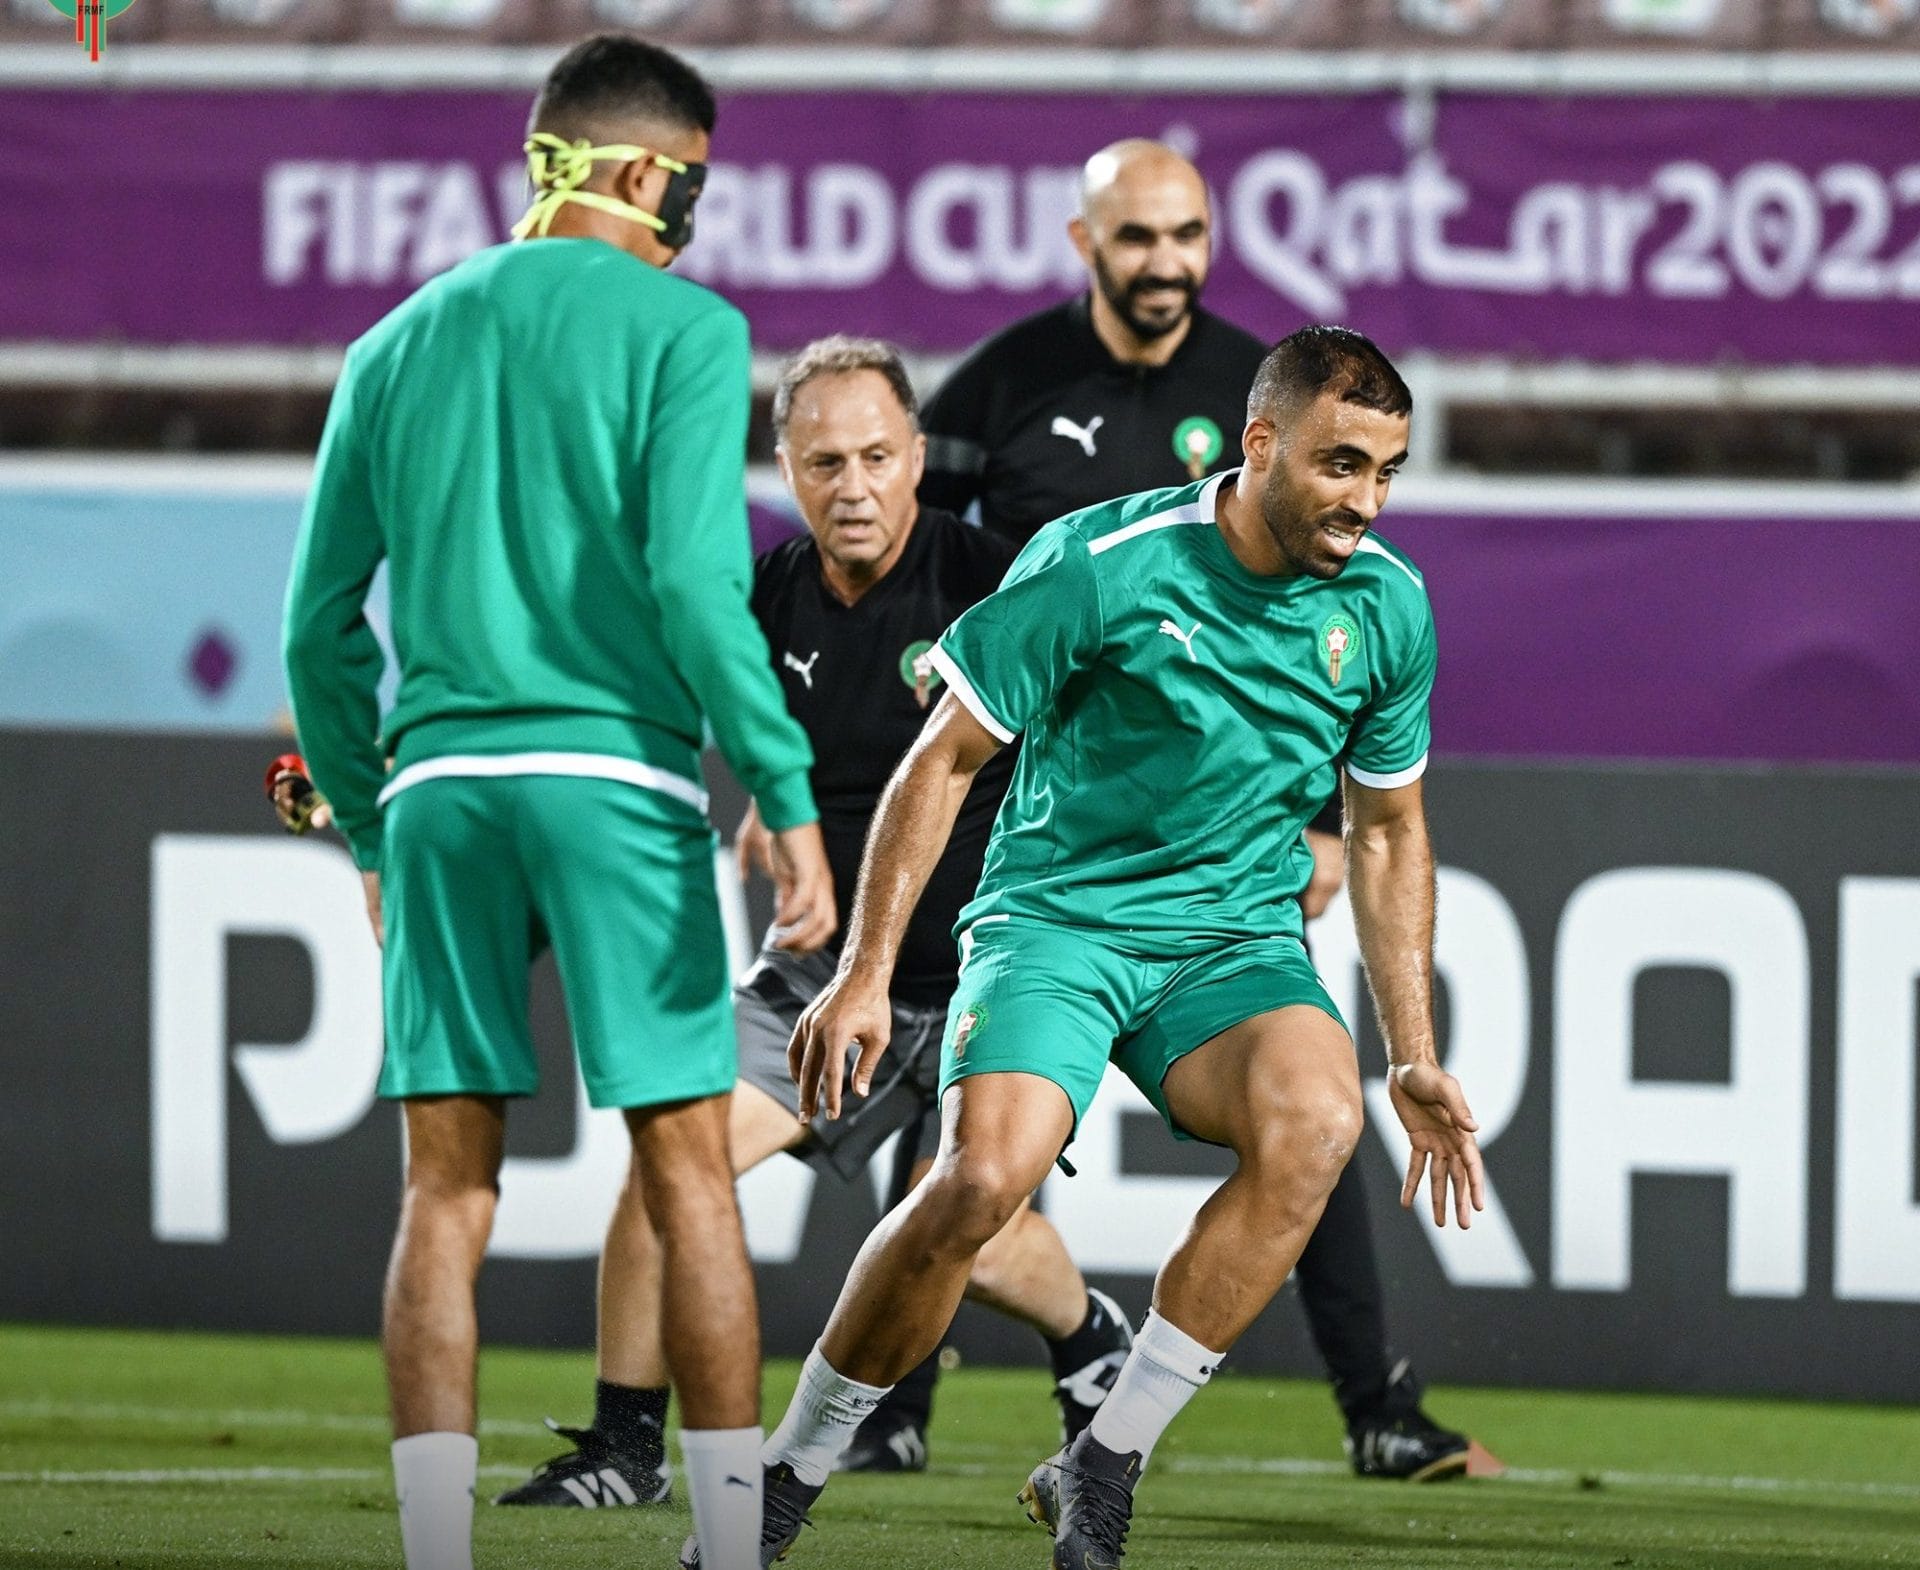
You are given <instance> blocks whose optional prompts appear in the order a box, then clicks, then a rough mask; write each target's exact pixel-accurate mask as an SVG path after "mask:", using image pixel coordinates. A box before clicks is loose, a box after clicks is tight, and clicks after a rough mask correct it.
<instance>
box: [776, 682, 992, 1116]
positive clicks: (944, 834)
mask: <svg viewBox="0 0 1920 1570" xmlns="http://www.w3.org/2000/svg"><path fill="white" fill-rule="evenodd" d="M1002 745H1003V744H1002V742H1001V741H1000V739H999V738H998V737H996V736H994V735H992V734H991V733H990V732H989V731H988V730H987V728H986V727H985V726H984V725H982V724H981V723H980V722H979V721H978V720H977V719H975V718H974V717H973V716H972V715H971V714H969V713H968V712H967V710H966V708H965V707H964V706H963V705H962V704H961V703H960V702H959V701H958V700H957V699H956V698H955V697H954V696H953V694H951V693H948V694H947V696H946V697H944V698H942V699H941V700H940V703H939V706H938V707H937V708H935V709H934V711H933V715H932V717H931V718H930V719H928V721H927V723H926V726H925V727H924V728H923V729H922V730H921V732H920V735H919V738H918V739H917V740H916V741H915V742H914V744H913V746H912V747H911V748H910V749H909V750H908V752H907V755H906V757H904V758H903V759H901V760H900V765H899V767H898V768H896V769H895V770H894V772H893V777H892V778H891V779H890V780H888V781H887V788H886V789H885V790H884V791H883V792H882V793H881V796H880V805H879V806H878V808H876V809H875V812H874V817H873V826H872V827H871V828H870V829H869V830H868V831H867V845H866V850H865V852H864V853H863V855H862V857H861V861H860V886H859V890H858V892H857V893H856V894H855V896H854V902H853V919H852V922H851V925H850V926H849V928H848V932H847V943H846V947H845V949H844V951H843V952H842V955H841V960H840V970H839V973H838V974H837V975H836V976H835V977H834V978H833V980H832V982H831V983H829V985H828V986H827V988H826V990H825V991H823V992H822V993H821V994H820V996H819V997H818V998H816V999H815V1000H814V1002H813V1005H812V1006H811V1007H810V1008H809V1009H808V1010H807V1011H806V1013H804V1014H803V1015H801V1017H800V1023H799V1025H798V1026H797V1027H796V1028H795V1030H794V1033H793V1040H792V1042H791V1043H789V1045H788V1047H787V1067H788V1069H789V1071H790V1072H791V1073H792V1075H793V1078H794V1082H795V1083H796V1084H797V1085H798V1086H799V1087H800V1116H801V1117H802V1118H803V1119H805V1118H811V1117H812V1116H813V1115H814V1114H815V1113H816V1112H817V1111H818V1110H819V1109H820V1105H821V1103H822V1101H823V1100H824V1102H825V1105H826V1111H827V1116H828V1117H830V1118H837V1117H839V1115H840V1086H841V1081H842V1080H843V1078H844V1077H845V1072H846V1060H847V1049H848V1047H849V1046H852V1047H855V1048H856V1049H857V1051H858V1058H857V1061H856V1063H855V1066H854V1071H853V1088H854V1090H855V1091H856V1092H857V1093H858V1094H860V1095H862V1096H864V1095H865V1094H866V1093H867V1090H868V1087H869V1086H870V1085H871V1084H872V1083H873V1073H874V1069H875V1068H876V1067H878V1065H879V1062H880V1054H881V1053H882V1052H883V1051H884V1050H885V1048H886V1045H887V1040H888V1037H889V1036H890V1035H891V1033H892V1027H893V1011H892V1005H891V1004H890V1003H889V1001H888V998H887V987H888V983H889V982H890V981H891V980H892V979H893V967H894V962H895V961H896V960H897V959H898V957H899V954H900V942H901V939H902V938H903V937H904V935H905V933H906V930H907V923H908V921H909V920H910V919H911V918H912V916H913V909H914V906H915V905H917V904H918V903H919V902H920V895H921V892H922V891H923V890H924V889H925V888H926V886H927V879H928V878H929V877H931V876H932V875H933V869H934V866H935V864H936V863H937V862H938V861H939V860H940V857H941V854H942V852H944V851H945V850H946V848H947V841H948V840H949V839H950V838H951V837H952V835H953V824H954V819H955V818H957V817H958V816H959V815H960V804H961V803H962V802H964V801H965V800H966V799H967V792H968V791H969V790H970V789H971V788H972V786H973V777H974V775H976V774H978V773H979V772H980V770H981V768H982V767H983V766H985V764H986V762H987V760H988V759H989V758H991V757H992V756H993V755H994V754H995V753H996V752H998V751H999V750H1000V748H1001V746H1002Z"/></svg>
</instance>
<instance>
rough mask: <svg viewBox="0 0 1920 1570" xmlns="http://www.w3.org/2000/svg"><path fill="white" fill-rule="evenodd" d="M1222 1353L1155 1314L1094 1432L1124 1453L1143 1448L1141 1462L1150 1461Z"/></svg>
mask: <svg viewBox="0 0 1920 1570" xmlns="http://www.w3.org/2000/svg"><path fill="white" fill-rule="evenodd" d="M1222 1355H1223V1354H1221V1353H1219V1352H1209V1351H1208V1350H1207V1349H1206V1348H1205V1347H1203V1346H1202V1345H1201V1344H1200V1343H1199V1342H1198V1341H1196V1340H1194V1339H1193V1337H1192V1336H1190V1335H1188V1334H1187V1333H1186V1331H1184V1330H1182V1329H1181V1328H1180V1327H1179V1326H1178V1325H1175V1324H1173V1323H1171V1322H1170V1321H1168V1320H1165V1319H1162V1318H1161V1317H1160V1316H1159V1315H1158V1314H1154V1313H1149V1314H1148V1315H1147V1322H1146V1323H1145V1324H1144V1325H1142V1326H1141V1327H1140V1333H1139V1334H1138V1335H1137V1336H1135V1337H1134V1338H1133V1350H1132V1351H1131V1352H1130V1353H1128V1354H1127V1361H1126V1363H1125V1364H1124V1365H1123V1366H1122V1367H1121V1370H1120V1377H1119V1378H1118V1379H1116V1380H1115V1381H1114V1382H1113V1390H1112V1392H1111V1393H1110V1394H1109V1395H1108V1396H1107V1399H1106V1400H1104V1401H1102V1402H1101V1403H1100V1406H1099V1409H1098V1410H1097V1411H1096V1412H1095V1413H1094V1414H1093V1422H1092V1423H1091V1424H1090V1425H1089V1432H1091V1433H1092V1435H1093V1437H1094V1438H1095V1439H1096V1440H1097V1441H1098V1442H1099V1443H1101V1444H1103V1445H1105V1446H1106V1447H1107V1448H1108V1449H1109V1450H1112V1451H1116V1452H1118V1453H1119V1454H1120V1455H1126V1454H1128V1453H1129V1452H1131V1451H1134V1450H1138V1451H1139V1452H1140V1464H1141V1465H1142V1466H1145V1465H1146V1462H1147V1457H1148V1456H1150V1455H1152V1454H1153V1447H1154V1445H1155V1444H1157V1443H1158V1442H1159V1439H1160V1436H1161V1435H1162V1434H1164V1433H1165V1432H1166V1431H1167V1425H1168V1424H1169V1423H1171V1422H1172V1421H1173V1420H1174V1419H1175V1418H1176V1417H1178V1416H1179V1415H1180V1409H1181V1408H1182V1407H1183V1406H1185V1405H1186V1404H1187V1403H1188V1402H1189V1401H1191V1400H1192V1399H1193V1397H1194V1394H1195V1392H1197V1391H1198V1390H1199V1388H1200V1387H1201V1386H1202V1385H1204V1384H1205V1383H1206V1382H1207V1381H1208V1380H1209V1379H1211V1378H1212V1377H1213V1371H1214V1370H1215V1369H1216V1368H1218V1367H1219V1366H1220V1359H1221V1357H1222Z"/></svg>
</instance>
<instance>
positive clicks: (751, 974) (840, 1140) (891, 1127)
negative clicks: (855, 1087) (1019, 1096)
mask: <svg viewBox="0 0 1920 1570" xmlns="http://www.w3.org/2000/svg"><path fill="white" fill-rule="evenodd" d="M833 971H834V960H833V958H832V956H831V955H828V954H824V953H821V954H806V955H796V954H783V953H781V952H779V951H778V950H776V949H763V950H761V952H760V957H759V958H758V959H757V960H755V961H754V964H753V969H751V970H749V971H748V972H747V973H746V975H744V976H742V977H741V978H740V980H739V982H738V983H737V984H736V985H735V987H734V989H733V1025H734V1034H735V1036H736V1038H737V1039H738V1041H739V1044H740V1070H739V1073H740V1078H741V1079H743V1080H745V1081H746V1082H747V1083H748V1084H749V1085H752V1086H753V1087H754V1088H755V1089H756V1090H763V1091H765V1092H766V1093H767V1094H768V1095H769V1096H771V1097H773V1099H774V1100H775V1101H777V1102H779V1103H780V1105H781V1106H783V1107H791V1106H794V1105H796V1104H797V1103H798V1098H799V1092H798V1091H797V1090H795V1089H794V1084H793V1077H792V1075H790V1074H789V1073H788V1072H787V1043H788V1042H789V1041H791V1040H792V1039H793V1027H794V1026H795V1025H797V1024H798V1023H799V1022H800V1015H801V1013H802V1011H804V1010H805V1008H806V1007H807V1005H808V1004H809V1003H811V1002H812V1001H813V1000H814V999H815V998H817V997H818V996H819V995H820V994H821V992H823V991H824V990H825V989H826V985H827V983H828V982H829V981H831V980H832V979H833ZM946 1023H947V1005H946V1004H944V1003H942V1004H939V1005H937V1006H934V1007H930V1008H908V1007H906V1006H905V1005H903V1004H899V1003H896V1004H895V1005H894V1006H893V1039H892V1040H891V1041H889V1042H888V1043H887V1050H886V1051H885V1052H884V1053H883V1054H882V1055H881V1058H880V1066H879V1068H878V1069H876V1070H875V1071H874V1075H873V1089H872V1090H871V1091H870V1092H869V1093H868V1094H867V1095H866V1096H865V1097H860V1096H856V1095H854V1094H853V1093H852V1091H851V1090H849V1091H848V1092H847V1093H846V1094H845V1095H844V1096H843V1097H842V1099H841V1103H840V1116H839V1117H838V1118H836V1119H834V1120H832V1121H829V1120H828V1119H827V1117H826V1115H825V1114H824V1113H823V1114H821V1115H820V1116H819V1117H816V1118H815V1119H814V1120H813V1123H812V1125H811V1126H810V1127H809V1129H808V1132H807V1136H806V1138H805V1139H804V1140H803V1141H802V1142H801V1143H800V1144H799V1145H796V1146H795V1147H794V1150H793V1154H794V1155H796V1156H798V1157H800V1158H801V1159H802V1160H803V1161H811V1162H814V1163H815V1164H816V1165H822V1166H826V1167H830V1168H831V1169H832V1170H833V1171H835V1172H837V1173H839V1174H840V1176H841V1177H842V1178H855V1177H858V1176H859V1175H860V1174H861V1173H862V1172H864V1171H865V1170H866V1168H867V1163H868V1162H870V1161H871V1160H872V1159H873V1156H874V1152H875V1151H877V1150H879V1148H880V1147H881V1146H882V1145H884V1144H885V1143H886V1142H887V1140H888V1138H889V1137H890V1136H892V1135H893V1134H894V1133H896V1132H898V1131H899V1130H901V1129H906V1130H908V1136H907V1137H908V1138H910V1139H913V1140H914V1142H915V1143H914V1155H915V1159H919V1158H920V1157H922V1156H925V1157H931V1156H932V1155H933V1153H934V1151H935V1150H936V1149H938V1148H939V1145H940V1116H939V1104H940V1097H939V1091H940V1037H941V1034H942V1033H943V1032H944V1031H945V1029H946ZM916 1125H917V1127H916Z"/></svg>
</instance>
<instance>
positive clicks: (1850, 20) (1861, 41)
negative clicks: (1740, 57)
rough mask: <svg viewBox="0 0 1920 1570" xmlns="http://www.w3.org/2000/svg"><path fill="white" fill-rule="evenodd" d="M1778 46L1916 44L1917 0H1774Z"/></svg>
mask: <svg viewBox="0 0 1920 1570" xmlns="http://www.w3.org/2000/svg"><path fill="white" fill-rule="evenodd" d="M1774 4H1775V18H1776V19H1775V22H1774V36H1773V39H1772V42H1773V44H1774V47H1776V48H1779V49H1870V50H1884V49H1886V48H1887V47H1888V46H1889V45H1893V46H1895V47H1904V48H1907V49H1913V48H1916V47H1920V0H1774Z"/></svg>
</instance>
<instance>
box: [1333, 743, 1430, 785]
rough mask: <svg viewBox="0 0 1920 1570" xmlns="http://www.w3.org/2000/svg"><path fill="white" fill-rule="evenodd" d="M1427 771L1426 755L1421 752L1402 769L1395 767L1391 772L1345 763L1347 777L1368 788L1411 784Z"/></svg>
mask: <svg viewBox="0 0 1920 1570" xmlns="http://www.w3.org/2000/svg"><path fill="white" fill-rule="evenodd" d="M1426 772H1427V755H1426V754H1425V753H1424V752H1423V753H1421V754H1420V756H1419V757H1418V758H1417V759H1415V760H1414V761H1413V762H1412V763H1410V764H1408V765H1407V766H1406V767H1405V768H1404V769H1395V770H1394V771H1393V773H1391V774H1374V773H1371V772H1369V771H1368V770H1366V769H1362V768H1358V767H1356V766H1355V765H1354V764H1351V763H1349V764H1348V765H1347V777H1348V778H1349V779H1351V780H1353V781H1355V782H1356V783H1357V784H1361V785H1364V786H1366V787H1367V789H1368V790H1398V789H1399V788H1400V787H1401V786H1402V785H1411V784H1412V783H1413V782H1414V781H1415V780H1417V779H1419V778H1420V776H1421V775H1422V774H1425V773H1426Z"/></svg>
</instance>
